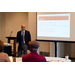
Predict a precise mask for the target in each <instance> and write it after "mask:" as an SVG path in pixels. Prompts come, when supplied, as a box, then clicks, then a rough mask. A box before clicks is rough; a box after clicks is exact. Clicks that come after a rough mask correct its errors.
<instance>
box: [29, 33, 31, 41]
mask: <svg viewBox="0 0 75 75" xmlns="http://www.w3.org/2000/svg"><path fill="white" fill-rule="evenodd" d="M29 41H31V35H30V32H29Z"/></svg>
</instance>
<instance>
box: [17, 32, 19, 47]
mask: <svg viewBox="0 0 75 75" xmlns="http://www.w3.org/2000/svg"><path fill="white" fill-rule="evenodd" d="M17 46H19V32H17Z"/></svg>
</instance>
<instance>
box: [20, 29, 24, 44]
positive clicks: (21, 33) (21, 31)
mask: <svg viewBox="0 0 75 75" xmlns="http://www.w3.org/2000/svg"><path fill="white" fill-rule="evenodd" d="M23 32H24V43H25V30H24V31H21V35H22V34H23Z"/></svg>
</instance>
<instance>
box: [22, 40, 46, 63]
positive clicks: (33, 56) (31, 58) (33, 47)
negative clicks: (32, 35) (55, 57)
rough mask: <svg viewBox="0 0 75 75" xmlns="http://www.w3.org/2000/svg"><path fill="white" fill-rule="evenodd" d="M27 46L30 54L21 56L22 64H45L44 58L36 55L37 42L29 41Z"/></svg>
mask: <svg viewBox="0 0 75 75" xmlns="http://www.w3.org/2000/svg"><path fill="white" fill-rule="evenodd" d="M28 44H29V50H30V51H31V52H30V53H29V54H26V55H23V57H22V62H46V59H45V57H44V56H41V55H39V54H38V53H37V50H38V48H39V43H38V42H37V41H30V42H29V43H28Z"/></svg>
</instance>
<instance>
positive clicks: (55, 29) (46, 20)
mask: <svg viewBox="0 0 75 75" xmlns="http://www.w3.org/2000/svg"><path fill="white" fill-rule="evenodd" d="M37 37H38V38H39V37H60V38H70V14H42V15H37Z"/></svg>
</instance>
